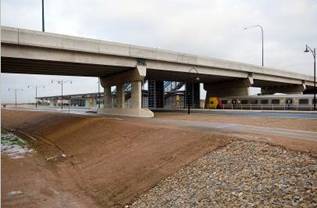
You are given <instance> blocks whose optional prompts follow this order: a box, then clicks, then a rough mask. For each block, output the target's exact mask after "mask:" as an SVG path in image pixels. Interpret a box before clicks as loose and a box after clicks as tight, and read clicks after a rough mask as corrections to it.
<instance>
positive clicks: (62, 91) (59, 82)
mask: <svg viewBox="0 0 317 208" xmlns="http://www.w3.org/2000/svg"><path fill="white" fill-rule="evenodd" d="M54 82H56V83H57V84H60V85H61V99H62V100H61V109H63V108H64V106H63V105H64V84H66V83H70V84H72V81H71V80H51V83H54Z"/></svg>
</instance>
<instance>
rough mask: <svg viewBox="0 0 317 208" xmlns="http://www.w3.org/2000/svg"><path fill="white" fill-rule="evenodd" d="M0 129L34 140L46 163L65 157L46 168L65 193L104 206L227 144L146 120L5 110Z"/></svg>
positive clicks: (118, 202) (134, 194) (222, 139)
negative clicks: (14, 130) (53, 175)
mask: <svg viewBox="0 0 317 208" xmlns="http://www.w3.org/2000/svg"><path fill="white" fill-rule="evenodd" d="M2 126H3V127H4V128H7V129H16V130H18V132H19V133H20V134H24V135H27V136H29V137H31V138H33V140H34V139H35V140H36V142H34V144H35V148H36V149H37V150H38V152H39V153H40V154H41V155H43V156H44V157H45V158H52V156H54V155H56V156H58V155H59V154H65V155H66V158H65V159H63V160H52V161H49V163H52V165H51V166H48V167H50V168H51V169H52V171H54V173H55V174H57V175H58V176H59V179H58V180H60V182H61V183H62V184H63V186H64V187H65V191H68V192H73V193H78V192H84V193H85V194H86V195H88V196H90V197H91V198H92V199H93V200H94V201H95V202H96V203H97V204H98V205H101V206H102V207H113V206H118V207H121V206H123V205H125V204H127V203H130V202H131V201H133V199H135V197H137V196H138V195H140V194H141V193H143V192H144V191H146V190H148V189H150V188H151V187H153V186H154V185H156V184H157V183H158V182H159V181H160V180H162V179H163V178H165V177H167V176H169V175H172V174H173V173H175V172H176V171H177V170H179V169H180V168H181V167H183V166H185V165H187V164H189V163H191V162H192V161H193V160H196V159H198V158H199V157H201V156H202V155H205V154H206V153H207V152H210V151H212V150H214V149H216V148H218V147H220V146H224V145H226V144H227V143H229V140H228V139H227V138H225V137H222V136H219V135H217V136H214V135H212V134H210V133H208V132H197V131H191V130H184V129H178V128H174V127H167V126H159V125H154V124H149V123H147V122H146V120H144V119H117V118H111V117H88V116H79V115H70V114H61V113H47V112H31V111H10V110H3V111H2ZM56 158H58V157H56ZM21 174H22V173H21ZM4 177H5V176H4Z"/></svg>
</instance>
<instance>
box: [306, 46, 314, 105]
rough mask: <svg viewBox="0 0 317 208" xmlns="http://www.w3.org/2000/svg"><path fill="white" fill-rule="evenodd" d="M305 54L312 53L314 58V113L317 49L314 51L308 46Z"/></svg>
mask: <svg viewBox="0 0 317 208" xmlns="http://www.w3.org/2000/svg"><path fill="white" fill-rule="evenodd" d="M304 52H305V53H309V52H311V53H312V55H313V58H314V100H313V103H314V111H316V48H314V49H312V48H310V47H309V46H308V45H307V44H306V49H305V51H304Z"/></svg>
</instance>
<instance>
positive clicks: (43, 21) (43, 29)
mask: <svg viewBox="0 0 317 208" xmlns="http://www.w3.org/2000/svg"><path fill="white" fill-rule="evenodd" d="M42 32H45V20H44V0H42Z"/></svg>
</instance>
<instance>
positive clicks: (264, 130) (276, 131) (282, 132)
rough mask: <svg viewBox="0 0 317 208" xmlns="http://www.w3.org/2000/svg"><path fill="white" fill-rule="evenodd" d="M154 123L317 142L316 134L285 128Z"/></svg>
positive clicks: (219, 123) (165, 121)
mask: <svg viewBox="0 0 317 208" xmlns="http://www.w3.org/2000/svg"><path fill="white" fill-rule="evenodd" d="M153 121H154V122H157V123H159V124H164V125H173V126H179V127H187V128H195V129H197V128H198V129H202V130H210V131H217V132H221V133H245V134H260V135H265V136H282V137H287V138H293V139H304V140H313V141H317V132H314V131H303V130H293V129H285V128H272V127H260V126H253V125H242V124H233V123H222V122H208V121H193V120H191V121H186V120H176V119H175V120H174V119H161V118H155V119H153Z"/></svg>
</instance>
